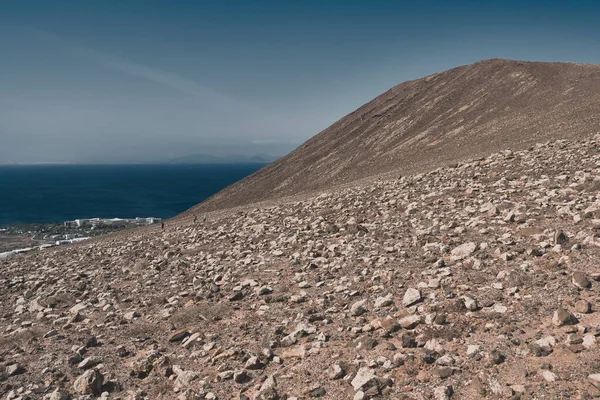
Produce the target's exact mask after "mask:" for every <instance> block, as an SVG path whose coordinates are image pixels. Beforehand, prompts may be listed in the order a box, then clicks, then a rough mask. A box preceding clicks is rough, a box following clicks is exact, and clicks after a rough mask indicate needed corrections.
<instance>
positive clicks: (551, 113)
mask: <svg viewBox="0 0 600 400" xmlns="http://www.w3.org/2000/svg"><path fill="white" fill-rule="evenodd" d="M598 126H600V65H581V64H570V63H540V62H521V61H511V60H502V59H494V60H487V61H481V62H478V63H475V64H471V65H466V66H462V67H458V68H454V69H451V70H448V71H445V72H441V73H438V74H435V75H431V76H428V77H426V78H423V79H419V80H415V81H409V82H404V83H402V84H400V85H398V86H396V87H394V88H392V89H390V90H389V91H387V92H385V93H383V94H382V95H381V96H379V97H377V98H375V99H374V100H372V101H370V102H369V103H367V104H365V105H364V106H362V107H361V108H359V109H358V110H356V111H354V112H352V113H351V114H349V115H347V116H346V117H344V118H342V119H341V120H339V121H337V122H336V123H334V124H333V125H331V126H330V127H329V128H327V129H325V130H324V131H323V132H321V133H319V134H318V135H316V136H314V137H313V138H312V139H310V140H309V141H307V142H306V143H305V144H303V145H302V146H300V147H299V148H298V149H297V150H295V151H294V152H292V153H290V154H289V155H287V156H286V157H283V158H281V159H280V160H278V161H277V162H275V163H273V164H271V165H269V166H268V167H266V168H264V169H262V170H261V171H259V172H257V173H255V174H254V175H252V176H250V177H249V178H247V179H244V180H242V181H240V182H238V183H236V184H234V185H233V186H231V187H230V188H228V189H227V190H224V191H222V192H221V193H219V194H217V195H216V196H214V197H213V198H211V199H209V200H208V201H206V202H204V203H203V204H201V205H200V206H198V207H196V208H195V209H194V211H195V212H204V211H206V210H216V209H224V208H229V207H232V206H239V205H244V204H248V203H250V202H256V201H262V200H270V199H273V198H278V197H282V196H289V195H296V194H299V193H305V192H311V191H318V190H321V189H328V188H331V187H333V186H337V185H339V184H344V183H349V182H354V181H356V180H359V179H363V178H368V177H371V176H375V175H379V174H382V173H386V172H390V171H397V172H398V173H401V174H408V173H416V172H423V171H427V170H430V169H432V168H437V167H440V166H443V165H447V164H449V163H452V162H459V161H461V160H463V159H464V158H469V157H478V156H486V155H488V154H490V153H491V152H494V151H497V150H499V149H507V148H511V149H513V150H518V149H524V148H527V146H529V145H531V144H534V143H536V142H538V141H546V140H550V139H552V138H554V139H560V138H576V137H582V136H584V135H587V134H589V133H596V132H598Z"/></svg>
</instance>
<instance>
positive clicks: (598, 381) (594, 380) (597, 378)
mask: <svg viewBox="0 0 600 400" xmlns="http://www.w3.org/2000/svg"><path fill="white" fill-rule="evenodd" d="M588 381H589V382H590V383H591V384H592V385H594V386H595V387H596V388H597V389H600V374H591V375H588Z"/></svg>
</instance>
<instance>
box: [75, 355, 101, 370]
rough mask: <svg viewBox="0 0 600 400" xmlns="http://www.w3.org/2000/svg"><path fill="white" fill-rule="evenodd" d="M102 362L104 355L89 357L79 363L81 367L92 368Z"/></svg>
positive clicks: (78, 366)
mask: <svg viewBox="0 0 600 400" xmlns="http://www.w3.org/2000/svg"><path fill="white" fill-rule="evenodd" d="M101 363H102V357H96V356H94V357H87V358H85V359H84V360H83V361H81V362H80V363H79V365H77V368H79V369H90V368H92V367H95V366H96V365H98V364H101Z"/></svg>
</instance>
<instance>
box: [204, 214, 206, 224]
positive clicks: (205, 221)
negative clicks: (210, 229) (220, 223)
mask: <svg viewBox="0 0 600 400" xmlns="http://www.w3.org/2000/svg"><path fill="white" fill-rule="evenodd" d="M204 223H206V215H205V216H204Z"/></svg>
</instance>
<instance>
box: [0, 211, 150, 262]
mask: <svg viewBox="0 0 600 400" xmlns="http://www.w3.org/2000/svg"><path fill="white" fill-rule="evenodd" d="M161 221H162V219H160V218H155V217H147V218H127V219H126V218H88V219H76V220H73V221H65V222H63V223H50V224H14V225H6V226H3V227H2V228H0V259H2V258H9V257H12V256H14V255H17V254H22V253H28V252H30V251H38V250H44V249H46V248H50V247H56V246H61V245H65V244H73V243H77V242H81V241H85V240H88V239H91V238H92V237H95V236H99V235H104V234H107V233H112V232H117V231H121V230H125V229H129V228H134V227H138V226H147V225H154V224H158V223H160V222H161Z"/></svg>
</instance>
